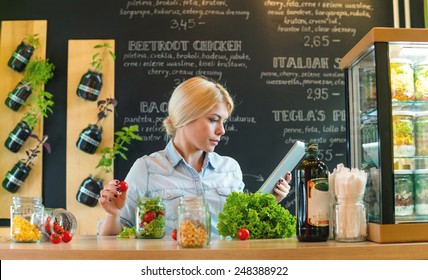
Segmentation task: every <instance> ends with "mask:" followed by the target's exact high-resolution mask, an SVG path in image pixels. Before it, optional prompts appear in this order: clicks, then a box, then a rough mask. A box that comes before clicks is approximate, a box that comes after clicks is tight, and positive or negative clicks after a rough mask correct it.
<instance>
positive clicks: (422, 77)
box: [415, 61, 428, 101]
mask: <svg viewBox="0 0 428 280" xmlns="http://www.w3.org/2000/svg"><path fill="white" fill-rule="evenodd" d="M415 100H416V101H428V61H424V62H422V63H418V64H417V65H415Z"/></svg>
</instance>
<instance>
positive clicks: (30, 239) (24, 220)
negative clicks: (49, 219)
mask: <svg viewBox="0 0 428 280" xmlns="http://www.w3.org/2000/svg"><path fill="white" fill-rule="evenodd" d="M43 213H44V206H43V204H42V198H41V197H17V196H15V197H13V198H12V205H11V207H10V221H11V224H10V237H11V239H12V240H13V241H15V242H26V243H35V242H39V241H40V240H41V239H42V237H43V233H42V230H41V228H40V227H41V225H42V220H43Z"/></svg>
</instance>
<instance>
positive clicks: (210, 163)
mask: <svg viewBox="0 0 428 280" xmlns="http://www.w3.org/2000/svg"><path fill="white" fill-rule="evenodd" d="M233 108H234V103H233V99H232V98H231V96H230V94H229V93H228V91H227V90H226V89H225V88H224V87H223V86H221V85H220V84H218V83H216V82H213V81H211V80H209V79H207V78H204V77H199V76H198V77H193V78H190V79H188V80H186V81H184V82H183V83H181V84H180V85H178V86H177V88H176V89H175V90H174V92H173V94H172V96H171V98H170V100H169V103H168V116H167V117H166V119H165V120H164V128H165V130H166V133H167V134H168V135H169V136H170V137H171V140H170V141H169V143H168V144H167V145H166V147H165V149H164V150H161V151H158V152H155V153H153V154H151V155H145V156H143V157H141V158H139V159H137V160H136V161H135V163H134V164H133V166H132V167H131V169H130V171H129V173H128V175H127V176H126V178H125V181H126V182H127V183H128V186H129V188H128V191H126V192H123V193H120V192H119V191H118V189H117V183H118V180H113V181H111V182H109V183H108V184H107V185H106V186H104V189H103V190H102V191H101V195H100V198H99V202H100V204H101V206H102V207H103V208H104V209H105V211H106V212H107V215H106V217H105V219H104V221H103V222H102V223H101V224H100V226H99V228H98V234H100V235H113V234H118V233H119V232H121V231H122V228H123V226H127V227H132V226H134V224H135V210H136V207H137V203H138V197H157V196H160V197H162V199H163V202H164V204H165V208H166V211H165V212H166V214H165V221H166V228H167V232H171V231H172V229H173V228H174V224H175V220H176V218H177V205H178V203H179V201H180V197H201V196H202V197H204V198H205V201H206V202H207V203H208V206H209V209H210V212H211V217H212V219H211V220H212V226H211V227H212V233H213V234H216V233H217V229H216V226H217V222H218V213H219V212H221V210H222V208H223V205H224V202H225V200H226V197H227V196H228V194H230V193H231V192H234V191H238V192H240V191H243V189H244V183H243V181H242V171H241V168H240V166H239V164H238V162H237V161H236V160H234V159H233V158H231V157H227V156H221V155H219V154H217V153H216V152H214V150H215V148H216V147H217V145H218V144H219V143H220V138H221V136H222V135H223V134H224V133H225V129H224V122H225V121H226V120H227V118H228V117H229V116H230V115H231V113H232V111H233ZM290 180H291V175H290V174H287V176H286V180H284V179H281V180H280V181H279V182H278V183H277V184H276V187H275V188H274V195H275V196H276V200H277V201H278V202H280V201H281V200H282V199H284V198H285V197H286V196H287V194H288V192H289V190H290V186H289V185H288V182H290Z"/></svg>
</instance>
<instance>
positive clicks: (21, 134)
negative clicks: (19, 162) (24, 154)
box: [4, 121, 32, 153]
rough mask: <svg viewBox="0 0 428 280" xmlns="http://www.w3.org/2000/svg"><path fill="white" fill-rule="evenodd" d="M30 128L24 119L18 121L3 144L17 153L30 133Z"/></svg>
mask: <svg viewBox="0 0 428 280" xmlns="http://www.w3.org/2000/svg"><path fill="white" fill-rule="evenodd" d="M31 132H32V129H31V128H30V127H29V126H28V124H27V123H26V122H24V121H20V122H19V123H18V124H17V125H16V126H15V128H14V129H13V130H12V131H11V132H10V133H9V136H8V137H7V139H6V141H5V142H4V146H5V147H6V148H7V149H8V150H9V151H11V152H14V153H17V152H18V151H19V150H20V149H21V147H22V146H23V145H24V144H25V141H27V139H28V137H29V136H30V135H31Z"/></svg>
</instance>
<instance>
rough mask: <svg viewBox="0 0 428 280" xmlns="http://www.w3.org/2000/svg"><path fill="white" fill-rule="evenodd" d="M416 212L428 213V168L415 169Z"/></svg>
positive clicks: (417, 213) (418, 213) (419, 213)
mask: <svg viewBox="0 0 428 280" xmlns="http://www.w3.org/2000/svg"><path fill="white" fill-rule="evenodd" d="M415 213H416V215H428V169H416V170H415Z"/></svg>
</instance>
